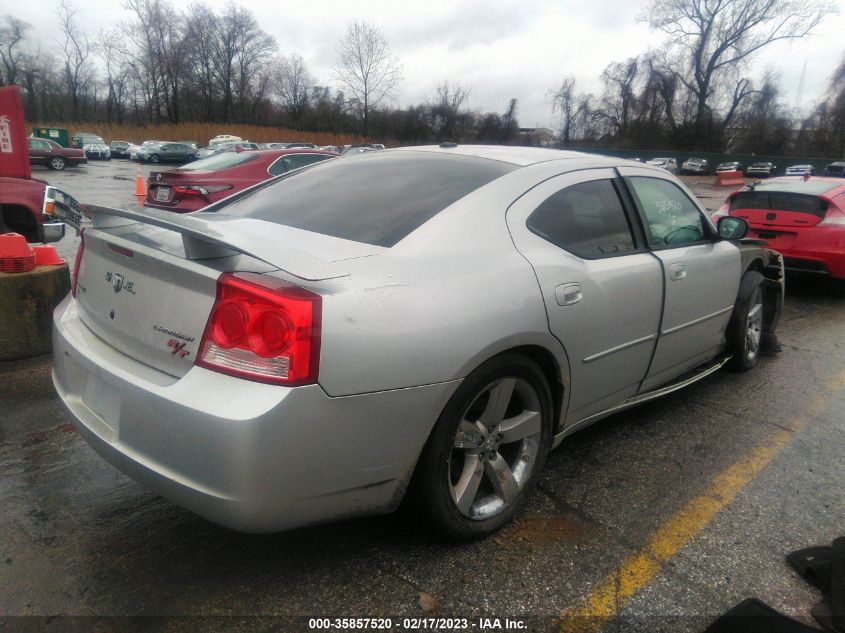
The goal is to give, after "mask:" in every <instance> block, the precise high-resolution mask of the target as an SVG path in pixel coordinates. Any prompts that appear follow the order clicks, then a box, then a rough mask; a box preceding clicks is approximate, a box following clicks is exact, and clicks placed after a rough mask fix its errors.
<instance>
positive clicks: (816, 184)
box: [754, 176, 845, 196]
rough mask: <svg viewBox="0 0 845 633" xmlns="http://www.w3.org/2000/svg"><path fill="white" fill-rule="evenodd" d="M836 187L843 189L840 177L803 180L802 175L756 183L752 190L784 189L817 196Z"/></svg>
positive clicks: (844, 185)
mask: <svg viewBox="0 0 845 633" xmlns="http://www.w3.org/2000/svg"><path fill="white" fill-rule="evenodd" d="M838 188H841V189H843V190H845V183H843V182H842V179H840V178H824V177H819V176H811V177H810V178H808V179H806V180H804V177H803V176H791V177H790V176H785V177H781V178H771V179H769V180H767V181H765V182H761V183H758V184H756V185H755V186H754V191H784V192H789V193H806V194H810V195H815V196H817V195H820V194H823V193H829V192H830V191H832V190H833V189H838Z"/></svg>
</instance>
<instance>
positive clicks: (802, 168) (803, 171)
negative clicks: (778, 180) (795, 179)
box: [785, 165, 816, 176]
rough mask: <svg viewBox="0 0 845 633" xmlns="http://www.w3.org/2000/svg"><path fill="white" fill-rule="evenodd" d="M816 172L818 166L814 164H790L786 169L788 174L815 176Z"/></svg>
mask: <svg viewBox="0 0 845 633" xmlns="http://www.w3.org/2000/svg"><path fill="white" fill-rule="evenodd" d="M815 173H816V168H815V167H813V166H812V165H790V166H789V167H787V168H786V170H785V174H786V175H787V176H813V175H815Z"/></svg>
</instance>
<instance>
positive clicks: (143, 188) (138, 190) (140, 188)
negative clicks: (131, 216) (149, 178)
mask: <svg viewBox="0 0 845 633" xmlns="http://www.w3.org/2000/svg"><path fill="white" fill-rule="evenodd" d="M135 197H136V198H138V199H139V200H140V199H141V198H146V197H147V183H146V181H145V180H144V174H142V173H141V170H140V169H139V170H138V172H137V173H136V175H135Z"/></svg>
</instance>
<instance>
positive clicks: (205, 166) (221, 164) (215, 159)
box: [182, 152, 258, 171]
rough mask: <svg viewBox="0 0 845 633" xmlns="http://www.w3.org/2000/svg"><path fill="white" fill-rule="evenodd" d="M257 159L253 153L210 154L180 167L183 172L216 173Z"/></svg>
mask: <svg viewBox="0 0 845 633" xmlns="http://www.w3.org/2000/svg"><path fill="white" fill-rule="evenodd" d="M256 158H258V154H256V153H254V152H223V153H222V154H212V155H211V156H207V157H206V158H200V159H199V160H195V161H194V162H192V163H188V164H187V165H185V166H184V167H182V170H183V171H206V170H208V171H216V170H218V169H228V168H229V167H237V166H238V165H243V164H245V163H248V162H250V161H253V160H255V159H256Z"/></svg>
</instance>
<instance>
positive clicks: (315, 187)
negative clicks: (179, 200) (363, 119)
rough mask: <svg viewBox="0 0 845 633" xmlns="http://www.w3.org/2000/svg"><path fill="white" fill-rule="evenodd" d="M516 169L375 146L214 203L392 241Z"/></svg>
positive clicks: (370, 240) (362, 238)
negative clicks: (374, 149) (375, 149)
mask: <svg viewBox="0 0 845 633" xmlns="http://www.w3.org/2000/svg"><path fill="white" fill-rule="evenodd" d="M514 169H516V165H512V164H510V163H503V162H499V161H494V160H488V159H484V158H477V157H472V156H450V155H443V154H435V153H428V152H404V151H403V152H396V153H393V152H378V153H376V152H373V153H372V154H368V155H366V156H356V157H354V158H339V159H337V160H329V161H325V162H323V163H322V164H320V165H317V166H315V167H313V168H311V169H304V170H301V171H295V172H292V173H290V174H288V175H286V176H282V177H281V178H279V179H277V180H271V181H269V184H267V185H266V186H264V187H260V188H258V189H255V190H253V191H252V192H251V193H249V194H248V195H246V196H244V197H242V198H238V199H235V200H233V201H231V202H230V203H229V204H223V205H222V206H219V207H217V208H216V209H214V211H218V210H219V211H221V212H222V213H226V214H227V215H237V216H243V217H250V218H257V219H259V220H267V221H269V222H275V223H277V224H283V225H285V226H292V227H294V228H298V229H304V230H306V231H312V232H314V233H322V234H324V235H333V236H335V237H340V238H343V239H346V240H353V241H356V242H363V243H366V244H374V245H376V246H386V247H390V246H393V245H394V244H396V242H398V241H399V240H401V239H402V238H404V237H406V236H407V235H409V234H410V233H411V232H412V231H414V230H415V229H416V228H418V227H419V226H421V225H422V224H423V223H425V222H426V221H428V220H429V219H431V218H432V217H434V216H435V215H437V214H438V213H439V212H440V211H442V210H443V209H445V208H446V207H448V206H449V205H450V204H452V203H454V202H456V201H458V200H460V199H461V198H463V197H464V196H466V195H467V194H469V193H471V192H473V191H475V190H476V189H478V188H480V187H483V186H484V185H486V184H487V183H489V182H492V181H493V180H495V179H496V178H498V177H500V176H503V175H504V174H506V173H508V172H510V171H512V170H514Z"/></svg>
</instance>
